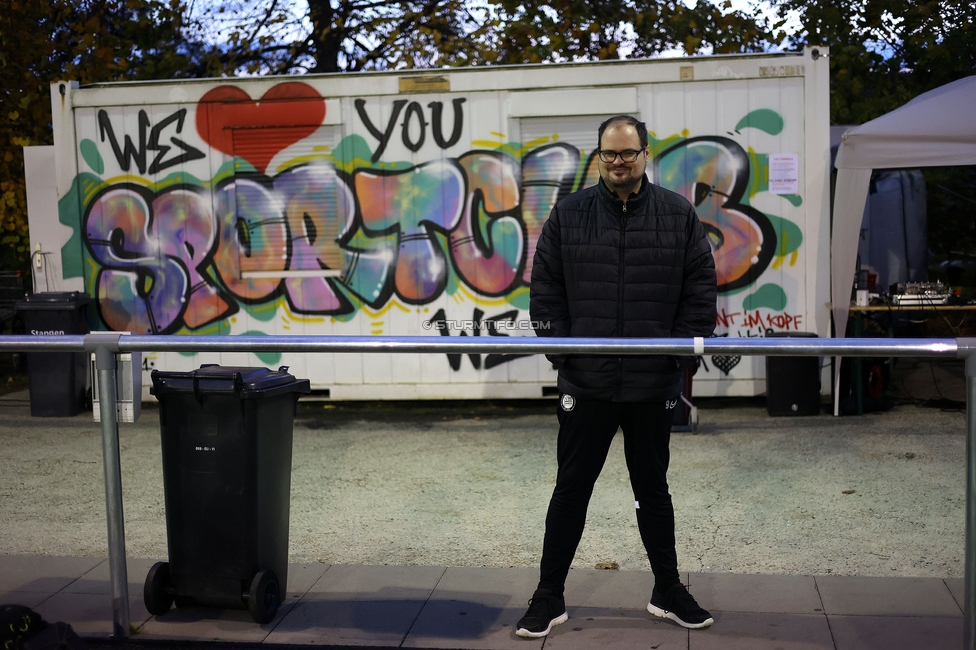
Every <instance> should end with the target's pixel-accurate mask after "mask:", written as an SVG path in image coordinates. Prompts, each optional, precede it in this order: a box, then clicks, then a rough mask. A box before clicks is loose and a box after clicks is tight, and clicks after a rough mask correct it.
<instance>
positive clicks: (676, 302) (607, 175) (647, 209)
mask: <svg viewBox="0 0 976 650" xmlns="http://www.w3.org/2000/svg"><path fill="white" fill-rule="evenodd" d="M598 134H599V140H598V142H599V145H598V146H599V157H600V163H599V167H600V182H599V183H598V184H597V185H596V186H594V187H589V188H587V189H584V190H581V191H579V192H576V193H574V194H572V195H570V196H568V197H566V198H565V199H563V200H562V201H560V202H559V203H558V204H557V205H556V207H555V208H553V210H552V213H551V214H550V215H549V220H548V221H547V222H546V224H545V226H544V227H543V229H542V233H541V235H540V236H539V242H538V245H537V248H536V253H535V259H534V262H533V264H534V265H533V268H532V286H531V303H530V308H529V310H530V313H531V318H532V321H533V322H536V323H538V325H537V327H538V329H537V330H536V334H537V335H538V336H558V337H567V336H578V337H599V338H609V337H613V338H622V337H641V338H664V337H680V338H692V337H696V336H703V337H704V336H710V335H711V334H712V331H713V330H714V328H715V296H716V291H715V263H714V261H713V259H712V253H711V247H710V246H709V243H708V240H707V238H706V236H705V229H704V228H703V227H702V224H701V223H700V222H699V220H698V216H697V215H696V214H695V209H694V207H692V205H691V204H690V203H689V202H688V201H687V200H685V198H684V197H682V196H680V195H679V194H675V193H674V192H671V191H668V190H666V189H664V188H661V187H658V186H657V185H653V184H651V183H650V182H648V180H647V178H646V177H645V175H644V170H645V168H646V167H647V158H648V149H647V127H646V126H645V125H644V123H643V122H640V121H638V120H637V119H635V118H633V117H631V116H629V115H618V116H616V117H612V118H610V119H609V120H607V121H606V122H604V123H603V124H601V125H600V128H599V131H598ZM550 360H551V361H552V362H553V365H554V366H555V367H556V368H557V369H558V371H559V381H558V387H559V392H560V399H559V406H558V408H557V415H558V419H559V439H558V443H557V463H558V471H557V475H556V487H555V489H554V490H553V493H552V499H551V500H550V502H549V511H548V514H547V515H546V533H545V540H544V542H543V546H542V562H541V571H540V574H541V575H540V579H539V585H538V588H537V589H536V591H535V593H534V594H533V595H532V599H531V600H530V601H529V609H528V611H527V612H526V614H525V616H524V617H522V619H521V620H520V621H519V622H518V625H517V627H516V633H517V634H518V635H519V636H523V637H530V638H537V637H542V636H545V635H546V634H548V633H549V630H551V629H552V627H553V626H554V625H558V624H560V623H563V622H564V621H566V619H567V618H568V617H567V615H566V606H565V601H564V599H563V588H564V585H565V582H566V576H567V574H568V573H569V567H570V565H571V564H572V561H573V556H574V555H575V554H576V547H577V546H578V545H579V541H580V538H581V537H582V535H583V525H584V523H585V520H586V508H587V504H588V503H589V500H590V495H591V494H592V492H593V485H594V483H595V482H596V479H597V477H598V476H599V475H600V470H602V469H603V463H604V462H605V461H606V458H607V453H608V451H609V449H610V442H611V440H612V439H613V436H614V435H615V434H616V432H617V429H618V427H619V428H621V429H622V430H623V434H624V452H625V455H626V458H627V469H628V470H629V472H630V482H631V487H632V488H633V491H634V506H635V508H636V509H637V525H638V528H639V530H640V535H641V539H642V541H643V542H644V548H645V549H646V550H647V557H648V559H649V560H650V563H651V570H652V571H653V573H654V588H653V590H652V592H651V599H650V602H649V603H648V605H647V610H648V611H649V612H650V613H652V614H654V615H655V616H660V617H664V618H669V619H671V620H673V621H675V622H677V623H678V624H679V625H682V626H684V627H689V628H701V627H707V626H709V625H711V624H712V622H713V620H712V617H711V615H710V614H709V613H708V612H707V611H705V610H704V609H702V608H701V607H700V606H699V605H698V603H697V602H696V601H695V599H694V598H693V597H692V596H691V594H689V593H688V590H687V589H686V588H685V586H684V585H682V584H681V581H680V579H679V575H678V557H677V553H676V552H675V541H674V508H673V506H672V504H671V495H670V494H669V493H668V483H667V471H668V462H669V459H670V452H669V447H668V445H669V441H670V435H671V422H672V417H673V409H674V407H675V406H676V404H677V402H678V395H679V393H680V391H681V384H682V376H683V368H685V367H687V366H688V365H690V364H691V362H692V359H690V358H688V359H679V358H676V357H669V356H623V357H605V356H591V355H570V356H564V357H556V356H553V357H550Z"/></svg>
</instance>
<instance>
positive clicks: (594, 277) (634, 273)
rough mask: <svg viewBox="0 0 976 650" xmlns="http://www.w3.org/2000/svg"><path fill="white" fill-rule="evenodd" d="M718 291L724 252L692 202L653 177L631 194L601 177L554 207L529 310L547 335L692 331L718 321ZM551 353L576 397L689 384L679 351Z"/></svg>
mask: <svg viewBox="0 0 976 650" xmlns="http://www.w3.org/2000/svg"><path fill="white" fill-rule="evenodd" d="M715 296H716V292H715V262H714V260H713V259H712V251H711V247H710V246H709V244H708V240H707V239H706V237H705V229H704V228H703V227H702V224H701V222H699V220H698V216H697V215H696V214H695V209H694V208H693V207H692V205H691V204H690V203H689V202H688V201H687V200H686V199H685V198H684V197H682V196H681V195H679V194H676V193H674V192H671V191H669V190H666V189H664V188H662V187H658V186H657V185H653V184H652V183H649V182H648V181H647V179H646V178H645V179H644V181H643V183H642V186H641V188H640V190H639V191H638V192H637V193H636V194H632V195H631V196H630V198H629V199H628V200H627V203H626V204H624V202H623V201H621V200H620V199H619V198H618V197H617V195H616V194H614V193H612V192H611V191H610V190H609V189H608V188H607V187H606V185H604V184H603V181H602V180H601V181H600V183H599V184H598V185H596V186H594V187H589V188H587V189H585V190H581V191H579V192H576V193H574V194H571V195H570V196H568V197H566V198H565V199H563V200H562V201H560V202H559V203H558V204H557V205H556V207H554V208H553V210H552V213H551V214H550V215H549V220H548V221H547V222H546V224H545V226H543V228H542V234H541V235H540V236H539V242H538V244H537V247H536V252H535V258H534V260H533V267H532V287H531V302H530V307H529V311H530V314H531V318H532V320H533V321H534V322H536V323H539V324H541V325H537V329H536V334H537V335H538V336H560V337H564V336H579V337H599V338H608V337H619V338H624V337H640V338H665V337H680V338H691V337H695V336H710V335H711V334H712V332H713V331H714V329H715ZM547 323H548V324H549V327H548V329H546V325H545V324H547ZM550 359H551V360H552V361H553V365H555V366H556V368H558V370H559V384H558V386H559V390H560V391H561V392H563V393H569V394H571V395H573V396H575V397H584V398H592V399H603V400H609V401H614V402H640V401H650V400H657V399H667V398H670V397H674V396H675V395H677V394H678V393H679V392H680V385H681V367H682V364H681V363H680V362H679V361H678V360H677V359H676V358H675V357H664V356H653V357H638V356H624V357H605V356H584V355H578V356H567V357H564V358H558V357H550Z"/></svg>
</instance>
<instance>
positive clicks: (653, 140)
mask: <svg viewBox="0 0 976 650" xmlns="http://www.w3.org/2000/svg"><path fill="white" fill-rule="evenodd" d="M682 140H687V138H685V137H684V136H681V135H678V134H677V133H676V134H674V135H669V136H668V137H666V138H664V139H662V140H658V139H657V137H656V136H655V135H654V134H652V133H648V134H647V146H648V148H649V149H650V157H651V158H652V159H653V158H656V157H657V156H658V154H660V153H661V152H662V151H664V150H666V149H670V148H671V147H673V146H674V145H676V144H678V143H679V142H681V141H682Z"/></svg>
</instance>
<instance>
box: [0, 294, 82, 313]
mask: <svg viewBox="0 0 976 650" xmlns="http://www.w3.org/2000/svg"><path fill="white" fill-rule="evenodd" d="M90 302H91V298H90V297H89V296H88V294H87V293H85V292H84V291H45V292H43V293H32V294H30V295H28V296H24V299H23V300H18V301H17V305H16V306H17V309H18V310H28V309H64V308H65V307H71V308H76V307H82V306H84V305H87V304H88V303H90Z"/></svg>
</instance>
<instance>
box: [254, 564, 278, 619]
mask: <svg viewBox="0 0 976 650" xmlns="http://www.w3.org/2000/svg"><path fill="white" fill-rule="evenodd" d="M280 603H281V589H280V587H279V586H278V577H277V576H276V575H275V574H274V571H271V570H270V569H265V570H263V571H258V572H257V573H256V574H255V575H254V579H253V580H251V591H250V593H249V594H248V596H247V608H248V609H249V610H250V611H251V618H252V619H254V622H255V623H268V622H270V621H271V619H273V618H274V616H275V613H276V612H277V611H278V605H279V604H280Z"/></svg>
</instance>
